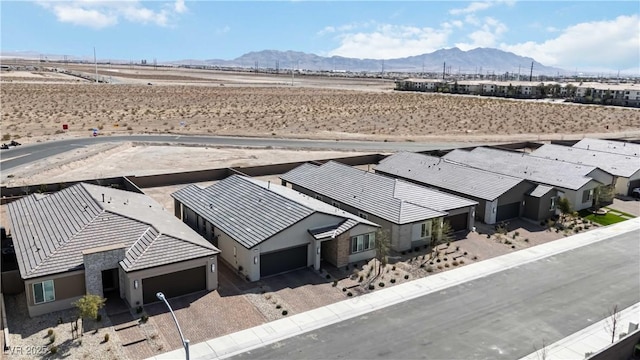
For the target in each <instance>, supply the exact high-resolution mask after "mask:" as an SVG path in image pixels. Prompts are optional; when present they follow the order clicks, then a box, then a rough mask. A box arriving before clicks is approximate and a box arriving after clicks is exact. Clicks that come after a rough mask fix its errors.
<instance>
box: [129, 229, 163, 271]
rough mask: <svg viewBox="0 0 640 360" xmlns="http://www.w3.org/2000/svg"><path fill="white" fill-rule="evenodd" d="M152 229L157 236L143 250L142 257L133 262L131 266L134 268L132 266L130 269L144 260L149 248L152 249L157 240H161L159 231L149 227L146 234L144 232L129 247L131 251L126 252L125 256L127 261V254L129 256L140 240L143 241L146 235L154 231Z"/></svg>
mask: <svg viewBox="0 0 640 360" xmlns="http://www.w3.org/2000/svg"><path fill="white" fill-rule="evenodd" d="M152 229H153V230H155V231H156V235H155V236H154V238H153V239H152V240H151V241H150V242H149V245H148V246H146V247H145V248H144V250H142V253H141V254H140V256H138V257H136V258H135V259H134V261H132V262H131V265H132V266H130V267H133V265H135V264H136V263H137V262H138V260H140V259H141V258H142V256H144V254H146V253H147V250H149V248H151V245H153V243H154V242H155V241H156V240H158V238H160V235H161V233H160V232H159V231H158V230H157V229H155V228H154V227H153V226H151V225H149V227H148V228H147V229H146V230H145V231H144V232H143V233H142V234H141V235H140V236H139V237H138V239H137V240H136V241H134V242H133V244H131V246H129V249H127V251H126V252H125V254H124V256H125V259H126V257H127V254H129V252H130V251H131V249H133V248H134V246H135V245H136V244H137V243H138V242H139V241H140V240H142V239H143V238H144V236H145V235H146V234H147V233H148V232H149V231H150V230H152ZM125 259H122V260H121V261H124V260H125Z"/></svg>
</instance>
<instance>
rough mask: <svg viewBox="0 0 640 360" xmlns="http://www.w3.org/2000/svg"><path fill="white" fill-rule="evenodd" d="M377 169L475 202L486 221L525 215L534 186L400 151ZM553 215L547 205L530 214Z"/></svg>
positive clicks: (479, 216) (441, 160) (507, 177)
mask: <svg viewBox="0 0 640 360" xmlns="http://www.w3.org/2000/svg"><path fill="white" fill-rule="evenodd" d="M375 172H376V173H379V174H383V175H387V176H391V177H395V178H401V179H405V180H407V181H411V182H414V183H416V184H419V185H424V186H428V187H432V188H436V189H438V190H441V191H444V192H448V193H450V194H454V195H458V196H461V197H464V198H466V199H471V200H473V201H476V202H478V206H477V207H476V219H479V220H481V221H483V222H484V223H486V224H495V223H496V222H500V221H504V220H508V219H513V218H517V217H520V216H522V215H523V214H524V209H525V206H524V204H526V198H527V196H528V194H529V193H530V192H531V191H532V190H533V189H534V188H535V185H534V184H533V183H531V182H529V181H527V180H524V179H523V178H517V177H513V176H508V175H503V174H497V173H493V172H490V171H486V170H481V169H475V168H471V167H468V166H464V165H460V164H455V163H451V162H448V161H446V160H444V159H442V158H439V157H434V156H428V155H423V154H417V153H410V152H399V153H396V154H393V155H391V156H389V157H387V158H385V159H384V160H382V161H381V162H380V164H378V165H377V166H376V167H375ZM554 210H555V209H554ZM553 214H554V212H553V210H549V208H548V207H547V208H545V209H540V211H537V212H535V213H533V214H528V215H529V216H530V217H532V218H533V219H535V220H538V219H541V218H546V217H549V216H551V215H553Z"/></svg>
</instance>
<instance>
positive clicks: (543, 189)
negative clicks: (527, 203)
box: [529, 185, 553, 198]
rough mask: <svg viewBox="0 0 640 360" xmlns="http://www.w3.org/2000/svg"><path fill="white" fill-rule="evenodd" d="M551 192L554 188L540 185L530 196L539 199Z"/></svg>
mask: <svg viewBox="0 0 640 360" xmlns="http://www.w3.org/2000/svg"><path fill="white" fill-rule="evenodd" d="M551 190H553V187H552V186H546V185H538V186H536V187H535V188H534V189H533V190H531V192H530V193H529V196H533V197H538V198H539V197H543V196H545V195H546V194H547V193H549V191H551Z"/></svg>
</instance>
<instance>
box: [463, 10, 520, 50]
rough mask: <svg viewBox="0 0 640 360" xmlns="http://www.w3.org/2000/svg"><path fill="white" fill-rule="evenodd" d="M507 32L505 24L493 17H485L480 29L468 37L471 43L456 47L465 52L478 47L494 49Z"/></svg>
mask: <svg viewBox="0 0 640 360" xmlns="http://www.w3.org/2000/svg"><path fill="white" fill-rule="evenodd" d="M506 31H507V26H506V25H505V24H503V23H501V22H500V21H498V20H496V19H494V18H492V17H485V18H484V19H483V22H482V25H481V26H480V28H479V29H478V30H476V31H474V32H472V33H470V34H469V35H467V37H468V38H469V39H470V40H471V42H462V43H457V44H456V47H458V48H460V50H463V51H467V50H471V49H475V48H478V47H494V46H496V45H497V43H498V40H499V39H500V37H501V36H502V35H503V34H504V33H505V32H506Z"/></svg>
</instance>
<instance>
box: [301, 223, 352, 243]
mask: <svg viewBox="0 0 640 360" xmlns="http://www.w3.org/2000/svg"><path fill="white" fill-rule="evenodd" d="M356 225H358V222H357V221H356V220H353V219H347V220H345V221H343V222H342V223H338V224H335V225H330V226H323V227H321V228H317V229H309V233H310V234H311V235H312V236H313V237H314V239H316V240H321V239H333V238H335V237H338V236H340V235H342V234H344V233H345V232H347V231H348V230H350V229H351V228H353V227H354V226H356Z"/></svg>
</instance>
